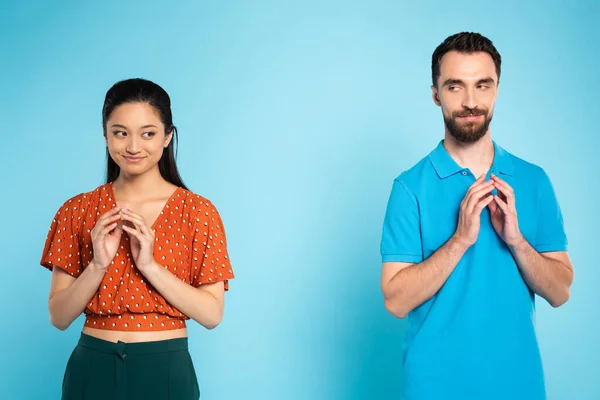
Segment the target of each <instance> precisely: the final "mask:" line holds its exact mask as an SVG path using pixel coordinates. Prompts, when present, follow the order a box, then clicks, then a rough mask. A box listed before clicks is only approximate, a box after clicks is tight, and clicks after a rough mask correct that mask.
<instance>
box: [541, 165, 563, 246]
mask: <svg viewBox="0 0 600 400" xmlns="http://www.w3.org/2000/svg"><path fill="white" fill-rule="evenodd" d="M537 207H538V219H537V231H536V236H535V243H534V246H533V247H534V248H535V249H536V250H537V251H538V252H540V253H543V252H550V251H566V250H567V244H568V243H567V235H566V233H565V228H564V223H563V216H562V212H561V209H560V205H559V204H558V200H557V198H556V193H555V192H554V188H553V186H552V183H551V181H550V178H549V177H548V175H547V174H546V172H545V171H543V170H542V177H541V179H540V184H539V187H538V199H537Z"/></svg>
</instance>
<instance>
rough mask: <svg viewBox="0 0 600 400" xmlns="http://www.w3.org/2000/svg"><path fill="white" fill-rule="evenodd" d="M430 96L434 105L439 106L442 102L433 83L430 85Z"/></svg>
mask: <svg viewBox="0 0 600 400" xmlns="http://www.w3.org/2000/svg"><path fill="white" fill-rule="evenodd" d="M431 98H432V99H433V102H434V103H435V105H436V106H438V107H441V106H442V103H441V101H440V96H439V95H438V90H437V87H436V86H435V85H431Z"/></svg>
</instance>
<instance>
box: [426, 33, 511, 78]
mask: <svg viewBox="0 0 600 400" xmlns="http://www.w3.org/2000/svg"><path fill="white" fill-rule="evenodd" d="M449 51H458V52H459V53H466V54H471V53H479V52H484V53H488V54H489V55H490V56H491V57H492V60H494V65H495V66H496V75H498V81H500V64H501V63H502V57H500V53H498V50H496V48H495V47H494V44H493V43H492V41H491V40H490V39H488V38H486V37H485V36H483V35H481V34H479V33H474V32H461V33H457V34H455V35H452V36H449V37H448V38H446V40H444V41H443V42H442V44H440V45H439V46H438V47H437V48H436V49H435V51H434V52H433V55H432V56H431V78H432V80H433V85H434V86H437V80H438V78H439V77H440V62H441V61H442V57H444V55H445V54H446V53H448V52H449Z"/></svg>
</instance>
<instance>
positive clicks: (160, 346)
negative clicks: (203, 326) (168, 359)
mask: <svg viewBox="0 0 600 400" xmlns="http://www.w3.org/2000/svg"><path fill="white" fill-rule="evenodd" d="M78 345H79V346H82V347H87V348H89V349H92V350H96V351H99V352H102V353H107V354H115V355H118V356H121V357H123V356H124V355H126V354H156V353H167V352H171V351H181V350H187V349H188V338H176V339H167V340H157V341H152V342H139V343H138V342H136V343H125V342H121V341H119V342H117V343H115V342H110V341H108V340H102V339H98V338H96V337H93V336H90V335H86V334H85V333H82V334H81V337H80V338H79V343H78Z"/></svg>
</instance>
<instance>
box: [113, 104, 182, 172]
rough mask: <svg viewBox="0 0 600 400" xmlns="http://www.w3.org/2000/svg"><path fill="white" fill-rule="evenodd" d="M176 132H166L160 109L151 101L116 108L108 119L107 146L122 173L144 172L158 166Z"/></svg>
mask: <svg viewBox="0 0 600 400" xmlns="http://www.w3.org/2000/svg"><path fill="white" fill-rule="evenodd" d="M172 137H173V133H172V132H170V133H169V134H168V135H165V126H164V125H163V123H162V122H161V120H160V117H159V115H158V112H157V111H156V110H155V109H154V107H152V106H151V105H149V104H148V103H124V104H121V105H120V106H117V107H115V109H114V110H113V112H112V113H111V114H110V117H109V118H108V121H107V122H106V136H105V138H106V145H107V146H108V152H109V154H110V157H111V158H112V159H113V160H114V162H115V163H117V165H118V166H119V168H121V174H126V175H131V176H135V175H141V174H143V173H145V172H147V171H149V170H152V169H154V168H158V161H159V160H160V158H161V157H162V154H163V151H164V149H165V148H166V147H167V146H168V145H169V142H170V141H171V138H172Z"/></svg>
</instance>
